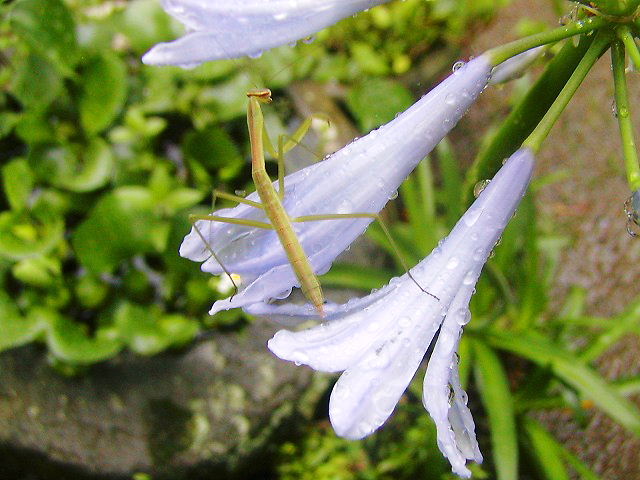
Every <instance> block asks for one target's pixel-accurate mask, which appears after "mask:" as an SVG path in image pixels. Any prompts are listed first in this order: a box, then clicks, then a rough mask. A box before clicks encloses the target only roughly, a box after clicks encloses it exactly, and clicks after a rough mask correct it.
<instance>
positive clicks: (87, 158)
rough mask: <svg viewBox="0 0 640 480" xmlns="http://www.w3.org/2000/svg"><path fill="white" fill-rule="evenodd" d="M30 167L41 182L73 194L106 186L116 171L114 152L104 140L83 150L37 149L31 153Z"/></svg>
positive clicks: (74, 147)
mask: <svg viewBox="0 0 640 480" xmlns="http://www.w3.org/2000/svg"><path fill="white" fill-rule="evenodd" d="M29 163H30V165H31V167H32V168H33V170H34V171H35V172H36V173H37V174H38V177H39V178H40V179H41V180H42V181H44V182H48V183H49V184H51V185H54V186H56V187H59V188H63V189H65V190H71V191H73V192H89V191H93V190H96V189H98V188H100V187H102V186H104V185H105V184H106V183H107V182H108V181H109V180H110V179H111V176H112V175H113V167H114V159H113V154H112V153H111V149H110V147H109V145H108V144H107V143H106V142H105V141H104V140H102V139H101V138H94V139H92V140H91V141H90V143H89V145H83V146H80V145H70V144H65V145H55V146H47V145H43V146H37V147H35V148H33V149H32V150H31V152H30V153H29Z"/></svg>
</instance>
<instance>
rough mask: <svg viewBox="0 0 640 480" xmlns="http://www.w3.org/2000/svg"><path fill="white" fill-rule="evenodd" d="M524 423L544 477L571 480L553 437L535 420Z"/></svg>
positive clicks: (527, 419) (552, 479)
mask: <svg viewBox="0 0 640 480" xmlns="http://www.w3.org/2000/svg"><path fill="white" fill-rule="evenodd" d="M523 423H524V429H525V431H526V432H527V435H528V436H529V441H530V444H531V447H532V449H533V453H534V455H535V458H536V460H537V461H538V464H539V466H540V468H541V470H542V472H543V474H544V476H545V477H546V478H548V479H549V480H569V473H568V472H567V469H566V468H565V466H564V462H563V461H562V456H561V455H560V451H559V450H558V448H557V447H556V444H555V442H554V441H553V437H552V436H551V435H549V433H548V432H547V431H546V430H545V429H544V428H543V427H542V425H540V424H539V423H538V422H536V421H535V420H533V419H530V418H525V419H524V422H523ZM513 478H516V477H513Z"/></svg>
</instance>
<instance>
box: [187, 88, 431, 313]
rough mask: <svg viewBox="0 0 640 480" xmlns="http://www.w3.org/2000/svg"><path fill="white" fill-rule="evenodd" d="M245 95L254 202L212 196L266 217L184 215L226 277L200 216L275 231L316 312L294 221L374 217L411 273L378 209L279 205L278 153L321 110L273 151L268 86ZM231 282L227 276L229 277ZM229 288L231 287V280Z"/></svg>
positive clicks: (318, 299)
mask: <svg viewBox="0 0 640 480" xmlns="http://www.w3.org/2000/svg"><path fill="white" fill-rule="evenodd" d="M247 97H248V109H247V126H248V129H249V140H250V143H251V176H252V178H253V182H254V185H255V188H256V192H257V194H258V197H259V199H260V202H255V201H252V200H249V199H246V198H244V197H239V196H236V195H231V194H228V193H224V192H220V191H217V190H216V191H214V199H215V198H216V197H220V198H226V199H228V200H234V201H236V202H238V203H244V204H247V205H250V206H251V207H254V208H258V209H261V210H263V211H264V213H265V215H266V217H267V218H268V220H269V223H267V222H261V221H254V220H246V219H237V218H226V217H223V216H219V215H190V216H189V220H190V222H191V223H192V225H193V226H194V228H195V230H196V232H197V233H198V235H199V236H200V239H201V240H202V241H203V242H204V244H205V247H206V249H207V250H208V252H209V253H210V254H211V255H212V256H213V258H214V259H215V260H216V261H217V262H218V263H219V264H220V266H221V267H222V269H223V271H224V272H225V273H226V274H227V275H229V277H230V278H231V279H232V277H231V273H230V272H229V271H228V270H227V269H226V267H224V265H223V264H222V262H221V261H220V260H219V258H218V256H217V255H216V253H215V251H214V250H213V248H212V246H211V245H209V244H208V242H207V240H206V239H205V236H204V235H203V234H202V232H201V231H200V229H199V228H198V226H197V224H196V222H197V221H200V220H206V221H211V222H222V223H231V224H240V225H246V226H251V227H257V228H264V229H270V230H275V232H276V234H277V236H278V239H279V241H280V243H281V245H282V248H283V249H284V251H285V253H286V255H287V259H288V261H289V263H290V265H291V268H292V269H293V271H294V273H295V276H296V278H297V280H298V282H299V283H300V287H301V290H302V293H303V294H304V296H305V297H306V298H307V300H309V302H310V303H311V304H312V305H313V306H314V308H315V310H316V311H317V313H318V315H319V316H320V317H324V316H325V310H324V303H325V300H324V294H323V292H322V287H321V285H320V282H319V280H318V277H317V276H316V273H315V272H314V270H313V266H312V265H311V262H310V261H309V258H308V256H307V255H306V253H305V251H304V248H303V247H302V245H301V243H300V240H299V239H298V236H297V234H296V232H295V230H294V228H293V225H292V224H293V223H294V222H311V221H320V220H338V219H345V218H371V219H373V220H377V221H378V222H379V223H380V225H381V227H382V230H383V232H384V234H385V236H386V237H387V238H388V240H389V242H390V244H391V246H392V248H393V250H394V251H395V252H396V254H397V255H398V257H399V258H400V261H401V263H402V265H403V267H404V268H405V270H406V271H407V272H408V273H409V276H410V277H411V278H412V280H413V277H412V276H411V273H410V272H409V271H408V269H407V267H406V265H405V263H404V261H403V260H402V257H401V256H400V255H399V253H398V252H399V250H398V248H397V246H396V244H395V242H394V241H393V238H392V237H391V235H390V233H389V231H388V229H387V227H386V226H385V224H384V222H383V221H382V218H381V217H380V215H379V214H378V213H339V214H324V215H306V216H300V217H293V218H292V217H290V216H289V214H288V213H287V211H286V210H285V208H284V206H283V199H284V194H285V185H284V154H285V153H286V152H288V151H289V150H291V149H292V148H293V147H295V146H296V145H298V144H299V143H300V141H301V139H302V137H303V136H304V135H305V134H306V132H307V130H308V129H309V127H310V126H311V122H312V120H313V119H314V118H321V119H323V120H326V119H324V118H323V116H322V115H318V114H316V115H312V116H310V117H309V118H307V119H306V120H305V121H304V122H303V124H302V125H301V126H300V127H299V128H298V129H297V130H296V131H295V133H294V134H293V135H292V136H291V137H290V138H289V140H287V142H286V143H285V142H284V137H282V136H281V137H280V138H279V140H278V151H277V152H276V150H275V148H274V147H273V144H272V142H271V140H269V136H268V135H267V132H266V129H265V126H264V117H263V114H262V108H261V104H267V103H270V102H271V101H272V97H271V91H270V90H269V89H267V88H263V89H253V90H250V91H248V92H247ZM265 150H266V151H268V152H269V153H270V154H271V155H272V156H274V157H275V158H276V159H277V161H278V190H276V189H275V187H274V185H273V183H272V180H271V178H270V177H269V175H268V174H267V171H266V166H265ZM232 282H233V279H232ZM414 282H415V283H416V285H418V287H419V288H420V289H421V290H422V291H423V292H425V293H427V294H428V295H430V296H432V297H434V298H436V299H437V297H435V296H434V295H432V294H430V293H429V292H426V291H425V290H424V289H423V288H422V287H420V285H419V284H418V283H417V282H416V281H415V280H414ZM234 287H235V288H236V291H237V287H236V286H235V283H234Z"/></svg>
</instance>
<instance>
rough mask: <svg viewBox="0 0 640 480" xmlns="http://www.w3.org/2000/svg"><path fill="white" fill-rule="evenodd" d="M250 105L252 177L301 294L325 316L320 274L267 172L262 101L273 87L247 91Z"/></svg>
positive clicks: (248, 112)
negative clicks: (303, 246)
mask: <svg viewBox="0 0 640 480" xmlns="http://www.w3.org/2000/svg"><path fill="white" fill-rule="evenodd" d="M247 96H248V97H249V108H248V111H247V124H248V126H249V139H250V141H251V176H252V178H253V182H254V184H255V187H256V191H257V192H258V196H259V197H260V200H261V203H262V207H263V208H264V211H265V213H266V215H267V217H268V218H269V220H270V221H271V225H273V228H274V229H275V231H276V233H277V234H278V238H279V239H280V243H281V244H282V248H284V250H285V252H286V254H287V258H288V259H289V263H291V267H292V268H293V271H294V272H295V274H296V277H297V279H298V281H299V282H300V287H301V289H302V293H304V295H305V297H307V299H308V300H309V301H310V302H311V303H312V304H313V305H314V307H315V308H316V310H317V311H318V313H319V314H320V316H322V317H323V316H324V309H323V304H324V295H323V293H322V288H321V287H320V282H319V281H318V277H316V274H315V273H314V271H313V267H312V266H311V263H310V262H309V259H308V257H307V255H306V254H305V252H304V249H303V248H302V245H301V244H300V241H299V240H298V236H297V235H296V233H295V231H294V229H293V225H292V224H291V218H290V217H289V214H288V213H287V211H286V210H285V209H284V206H283V205H282V201H281V195H283V194H284V192H280V194H279V193H278V192H276V190H275V189H274V188H273V184H272V182H271V178H269V175H268V174H267V170H266V167H265V160H264V144H263V130H264V118H263V116H262V109H261V108H260V103H269V102H271V90H269V89H260V90H250V91H249V92H247Z"/></svg>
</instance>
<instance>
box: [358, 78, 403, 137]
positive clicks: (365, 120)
mask: <svg viewBox="0 0 640 480" xmlns="http://www.w3.org/2000/svg"><path fill="white" fill-rule="evenodd" d="M412 104H413V96H412V95H411V93H410V92H409V91H408V90H407V89H406V88H405V87H403V86H402V85H400V84H399V83H397V82H394V81H393V80H388V79H382V78H371V79H366V80H363V81H362V82H360V83H358V84H357V85H356V86H355V87H353V88H352V89H351V90H350V91H349V94H348V95H347V106H348V107H349V110H350V111H351V113H353V116H354V117H356V120H357V121H358V126H359V128H360V130H362V131H363V132H368V131H370V130H373V129H374V128H376V127H379V126H380V125H382V124H384V123H387V122H389V121H391V120H393V119H394V118H395V116H396V115H397V114H398V113H400V112H402V111H404V110H406V109H407V108H409V107H410V106H411V105H412Z"/></svg>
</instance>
